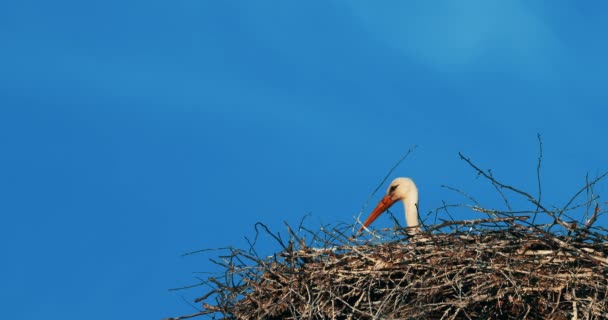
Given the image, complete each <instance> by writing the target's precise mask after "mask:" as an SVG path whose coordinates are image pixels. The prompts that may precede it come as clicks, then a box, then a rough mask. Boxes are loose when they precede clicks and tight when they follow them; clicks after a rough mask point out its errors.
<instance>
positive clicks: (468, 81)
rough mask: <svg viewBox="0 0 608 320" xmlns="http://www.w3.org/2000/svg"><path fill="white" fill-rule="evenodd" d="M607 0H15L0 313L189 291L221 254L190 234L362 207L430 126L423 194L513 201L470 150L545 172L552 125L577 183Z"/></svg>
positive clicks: (550, 195)
mask: <svg viewBox="0 0 608 320" xmlns="http://www.w3.org/2000/svg"><path fill="white" fill-rule="evenodd" d="M607 6H608V5H606V3H605V2H597V1H596V2H580V1H557V2H556V1H546V2H529V1H498V0H497V1H487V0H479V1H464V2H463V1H456V0H454V1H440V2H428V1H398V2H397V1H395V2H385V3H383V4H377V3H373V4H372V2H369V1H367V2H364V1H304V2H302V1H298V2H296V1H291V2H289V1H287V2H286V1H274V2H270V1H268V2H260V1H254V2H251V1H250V2H235V1H201V0H198V1H195V0H189V1H182V0H177V1H150V0H148V1H104V2H99V3H91V2H86V1H84V2H83V1H65V0H60V1H35V0H21V1H5V2H3V3H2V4H0V40H1V42H0V48H1V50H0V148H1V154H0V216H1V217H2V221H1V223H0V251H1V256H2V258H1V265H0V280H1V285H0V301H1V302H0V305H2V318H6V319H63V320H65V319H160V318H163V317H168V316H176V315H181V314H188V313H192V312H194V311H195V310H194V309H193V308H191V307H190V306H189V305H188V304H186V303H185V302H184V301H183V300H182V297H183V298H184V299H186V300H192V299H193V298H195V297H197V296H200V295H202V294H203V293H205V290H203V289H196V290H191V291H183V292H177V293H172V292H169V291H167V289H169V288H172V287H179V286H182V285H188V284H193V283H196V282H197V281H196V279H195V278H194V276H196V274H193V272H203V271H217V268H216V267H215V266H214V265H212V264H210V263H209V262H207V258H209V257H210V256H213V254H210V255H198V256H192V257H181V256H180V254H182V253H184V252H187V251H191V250H196V249H201V248H213V247H226V246H230V245H232V246H240V247H244V246H246V241H245V240H244V237H245V236H249V237H252V236H253V235H254V231H253V225H254V223H255V222H257V221H262V222H265V223H267V224H268V225H269V226H270V227H271V228H273V230H276V231H282V230H284V229H283V221H288V222H291V223H296V222H298V221H299V220H300V219H301V218H302V217H303V216H304V215H305V214H307V213H310V214H311V216H310V217H309V218H308V222H307V224H308V225H309V226H310V227H313V228H315V227H318V226H320V225H321V224H336V223H341V222H346V223H354V221H355V217H356V216H357V215H358V214H359V211H360V209H361V206H362V205H363V204H364V202H365V201H366V199H367V198H368V196H369V195H370V193H371V192H372V191H373V189H374V188H375V187H376V185H377V184H378V183H379V182H380V180H381V179H382V177H383V176H384V175H385V174H386V172H387V171H388V170H389V169H390V167H391V166H392V165H393V164H394V163H395V162H396V161H397V160H398V159H399V158H400V157H401V155H403V154H404V153H405V152H406V151H407V150H408V149H409V148H410V147H411V146H413V145H418V148H417V149H416V150H415V152H414V153H413V154H412V155H411V156H410V157H409V158H408V159H407V160H406V161H405V162H404V163H403V164H402V165H401V166H400V167H399V168H398V169H397V170H396V171H395V173H394V175H393V177H395V176H400V175H404V176H411V177H413V178H414V179H415V180H416V181H417V183H418V185H419V188H420V190H421V191H420V192H421V211H422V213H423V214H424V215H425V214H426V212H428V211H429V210H432V209H434V208H436V207H439V206H440V205H441V204H442V200H446V201H448V202H459V201H460V202H466V201H465V200H464V199H463V198H462V197H460V196H459V195H458V194H455V193H454V192H451V191H449V190H446V189H444V188H441V187H440V186H441V185H442V184H446V185H450V186H454V187H459V188H462V189H464V190H466V191H468V192H470V193H471V194H473V195H474V196H475V197H476V198H477V199H478V200H479V201H481V202H482V203H483V204H484V205H486V206H487V207H494V208H500V209H503V208H504V205H503V204H502V202H501V200H500V197H499V196H498V195H497V193H496V192H495V191H494V190H493V189H492V187H491V186H489V185H488V184H487V183H486V182H485V181H483V179H479V178H477V177H476V175H475V173H474V172H473V171H472V170H471V169H470V168H469V167H468V166H467V165H466V164H465V163H464V162H463V161H461V160H459V158H458V155H457V152H459V151H462V152H463V153H464V154H466V155H467V156H470V157H471V158H472V159H473V160H474V161H476V163H478V164H479V165H480V166H481V167H483V168H484V169H492V170H493V172H494V174H495V175H496V177H497V178H499V179H500V180H502V181H504V182H505V183H508V184H512V185H515V186H518V187H520V188H522V189H525V190H527V191H530V192H531V193H533V194H536V176H535V173H536V160H537V156H538V142H537V138H536V134H537V133H541V134H542V137H543V142H544V144H543V147H544V154H543V156H544V157H543V168H542V176H543V182H544V185H543V199H544V200H545V201H546V203H547V204H548V205H549V206H550V205H555V206H560V205H564V204H565V202H566V201H567V199H568V198H569V196H570V195H571V194H573V193H574V192H575V191H576V190H578V188H580V187H581V186H582V185H583V184H584V179H585V175H586V174H587V173H589V174H590V175H591V176H594V175H597V174H598V173H600V172H602V170H604V169H606V164H607V160H608V150H607V148H606V139H607V137H606V133H607V130H606V122H607V119H608V111H607V110H608V109H607V103H608V90H607V89H608V88H607V83H608V79H607V75H608V62H607V61H606V59H607V58H606V57H608V42H607V41H606V30H608V10H607V9H608V7H607ZM383 190H384V187H383ZM596 190H597V192H598V193H599V194H600V195H605V193H606V192H608V189H607V188H606V186H605V184H600V185H599V186H598V187H597V189H596ZM379 197H380V195H379V194H378V195H376V196H375V197H374V199H373V201H374V202H375V201H377V200H378V199H379ZM514 201H515V200H514ZM515 203H519V202H517V201H515ZM370 205H373V204H370ZM521 206H523V207H524V208H527V207H529V206H528V205H527V204H525V202H521ZM396 212H399V211H398V210H396ZM365 214H367V212H365ZM467 214H470V215H474V213H471V212H469V213H467V212H462V213H459V215H457V217H460V218H466V217H467ZM581 214H582V212H573V213H572V216H577V215H578V217H579V218H580V217H581ZM398 217H399V218H401V214H399V215H398ZM601 223H603V224H605V223H606V220H605V219H603V220H601ZM376 225H377V226H378V227H382V226H385V227H386V226H390V225H391V222H390V219H387V218H385V217H383V218H380V219H379V220H378V222H377V224H376ZM261 245H262V247H261V248H260V250H261V251H262V252H264V251H268V252H271V251H272V249H273V245H272V244H271V241H267V242H262V244H261Z"/></svg>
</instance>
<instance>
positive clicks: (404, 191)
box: [359, 178, 418, 232]
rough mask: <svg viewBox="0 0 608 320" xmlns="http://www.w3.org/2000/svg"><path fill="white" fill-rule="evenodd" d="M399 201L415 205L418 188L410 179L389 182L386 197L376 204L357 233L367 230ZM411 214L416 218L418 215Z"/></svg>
mask: <svg viewBox="0 0 608 320" xmlns="http://www.w3.org/2000/svg"><path fill="white" fill-rule="evenodd" d="M399 200H401V201H404V202H406V203H408V202H411V203H412V204H414V205H417V202H418V188H416V184H414V181H412V179H410V178H397V179H395V180H393V182H391V184H390V185H389V187H388V190H387V191H386V195H385V196H384V198H382V200H380V202H379V203H378V205H377V206H376V208H375V209H374V211H372V213H371V214H370V215H369V217H368V218H367V220H365V222H364V223H363V226H362V227H361V229H359V232H361V230H363V229H364V228H367V227H368V226H369V225H370V224H372V222H374V220H376V218H378V217H379V216H380V215H381V214H382V213H383V212H384V211H386V210H388V208H390V207H391V206H392V205H393V204H395V202H397V201H399ZM411 214H416V216H417V214H418V213H417V212H416V213H411Z"/></svg>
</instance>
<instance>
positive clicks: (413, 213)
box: [403, 190, 420, 227]
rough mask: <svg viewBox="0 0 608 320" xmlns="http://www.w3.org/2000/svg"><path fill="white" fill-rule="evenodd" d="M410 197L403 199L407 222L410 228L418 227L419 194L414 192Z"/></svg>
mask: <svg viewBox="0 0 608 320" xmlns="http://www.w3.org/2000/svg"><path fill="white" fill-rule="evenodd" d="M413 191H414V192H410V194H408V196H407V197H406V198H405V199H403V206H404V207H405V221H406V222H407V226H408V227H417V226H418V225H419V224H420V223H419V222H418V192H417V190H413Z"/></svg>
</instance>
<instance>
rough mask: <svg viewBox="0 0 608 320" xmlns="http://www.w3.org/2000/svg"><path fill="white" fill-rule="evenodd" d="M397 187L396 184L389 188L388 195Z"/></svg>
mask: <svg viewBox="0 0 608 320" xmlns="http://www.w3.org/2000/svg"><path fill="white" fill-rule="evenodd" d="M398 186H399V185H398V184H396V185H394V186H391V187H390V188H389V189H388V193H393V191H395V189H397V187H398Z"/></svg>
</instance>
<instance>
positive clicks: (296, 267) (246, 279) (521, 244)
mask: <svg viewBox="0 0 608 320" xmlns="http://www.w3.org/2000/svg"><path fill="white" fill-rule="evenodd" d="M526 218H527V217H506V218H505V217H503V218H489V219H478V220H468V221H450V222H447V223H444V224H441V225H437V226H429V227H428V228H427V230H428V231H427V232H424V233H420V234H415V235H410V234H408V232H406V231H404V230H403V229H399V230H379V231H376V232H373V233H372V234H371V238H367V239H365V240H362V239H357V238H353V237H350V236H347V235H346V234H345V232H344V231H345V230H340V229H339V228H334V229H332V230H326V229H322V230H321V231H319V232H316V233H313V232H311V231H310V230H306V229H300V230H299V231H300V233H301V232H302V231H304V232H303V233H304V235H298V234H296V233H295V232H293V231H292V230H291V229H290V228H288V229H289V230H290V238H289V239H288V240H287V241H286V242H285V241H283V240H282V239H280V238H278V237H277V236H276V235H273V236H275V237H276V239H277V241H279V243H281V245H282V246H283V248H282V250H281V251H280V252H278V253H277V254H275V255H273V256H270V257H266V258H260V257H258V256H257V255H256V254H255V252H254V251H252V250H247V251H244V250H239V249H230V254H228V255H226V256H224V257H222V260H221V261H216V262H217V263H219V264H220V265H221V266H222V267H223V268H224V269H225V274H224V275H223V277H221V278H209V279H208V280H207V281H206V282H205V283H206V284H209V285H211V286H212V289H211V290H210V291H209V293H208V294H206V295H205V296H203V297H201V298H199V299H197V300H196V302H204V303H203V304H202V305H203V309H202V310H201V311H200V312H198V313H196V314H193V315H189V316H184V317H178V318H175V319H185V318H189V317H194V316H201V315H207V316H210V317H211V318H225V319H605V318H608V297H607V292H608V258H607V257H608V241H607V240H608V239H607V237H606V235H605V233H603V232H595V231H594V228H589V227H587V226H583V227H582V228H576V226H573V228H571V230H570V232H569V234H567V235H562V236H558V235H555V234H554V233H551V232H547V231H545V229H546V228H541V227H539V226H535V225H531V224H526V223H525V219H526ZM261 226H262V227H264V228H265V226H263V225H261ZM446 228H448V229H449V230H450V231H449V232H446V231H442V230H444V229H446ZM266 231H268V230H266ZM306 235H308V236H311V237H312V239H313V241H312V242H314V243H316V245H315V246H310V245H307V244H306V241H305V238H306ZM211 297H214V298H215V302H214V303H212V304H208V303H207V302H206V300H208V299H210V298H211Z"/></svg>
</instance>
